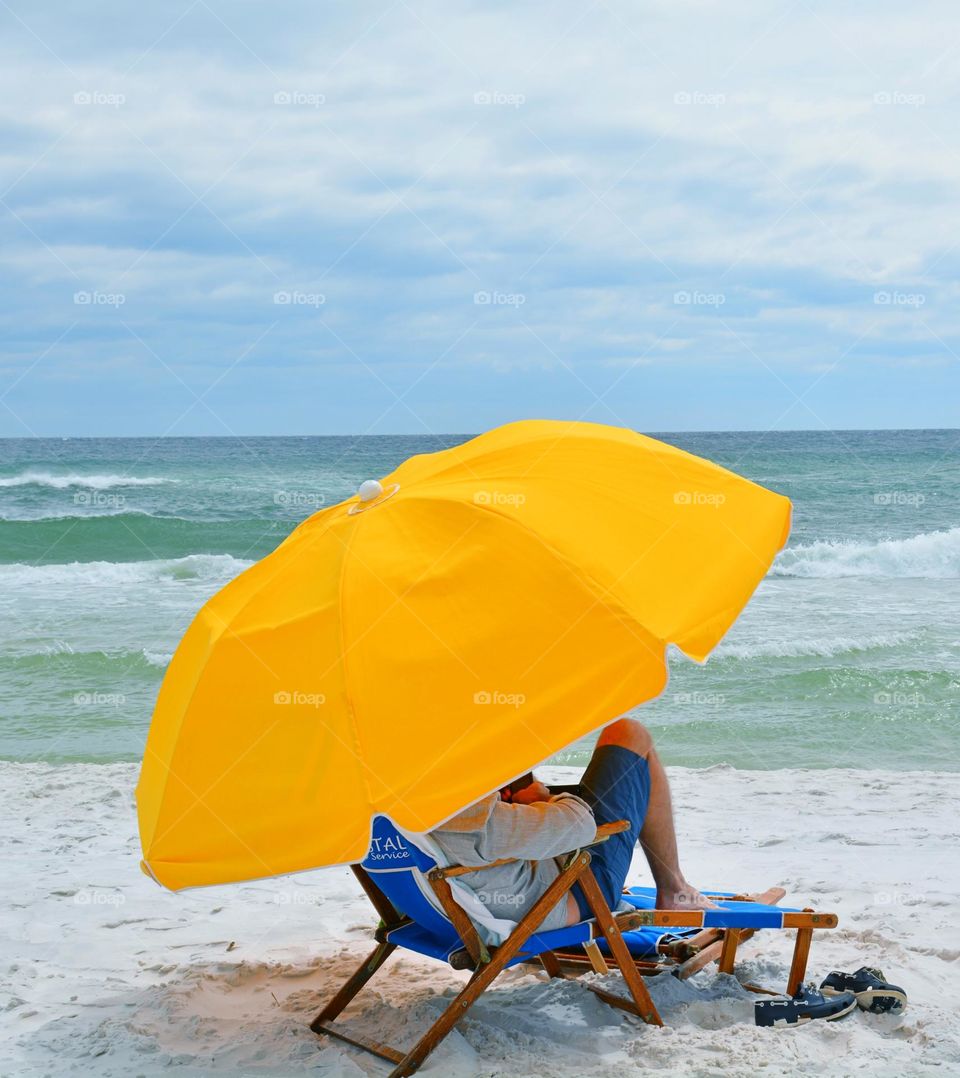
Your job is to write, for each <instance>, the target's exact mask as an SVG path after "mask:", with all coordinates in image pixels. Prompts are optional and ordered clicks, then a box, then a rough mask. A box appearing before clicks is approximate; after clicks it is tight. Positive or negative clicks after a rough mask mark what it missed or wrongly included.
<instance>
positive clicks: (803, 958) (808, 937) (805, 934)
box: [787, 928, 813, 996]
mask: <svg viewBox="0 0 960 1078" xmlns="http://www.w3.org/2000/svg"><path fill="white" fill-rule="evenodd" d="M812 941H813V929H812V928H798V929H797V942H796V943H795V944H794V946H793V961H792V962H791V963H790V978H789V980H788V981H787V995H788V996H792V995H793V994H794V993H795V992H796V991H797V989H798V988H799V987H800V986H801V985H802V984H803V978H804V976H805V975H806V972H807V959H808V958H809V957H810V944H811V942H812Z"/></svg>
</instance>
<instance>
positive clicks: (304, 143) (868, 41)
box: [0, 0, 960, 437]
mask: <svg viewBox="0 0 960 1078" xmlns="http://www.w3.org/2000/svg"><path fill="white" fill-rule="evenodd" d="M0 24H2V34H0V86H2V93H0V124H2V138H0V274H2V278H0V283H2V298H0V319H2V335H3V341H2V349H0V436H6V437H21V436H30V435H40V436H60V435H127V436H129V435H177V436H180V435H206V434H212V435H228V434H237V435H245V434H276V435H280V434H341V433H365V432H370V433H380V434H384V433H412V434H416V433H440V432H475V431H479V430H483V429H485V428H488V427H490V426H493V425H495V424H497V423H501V422H505V421H509V420H513V419H517V418H522V417H530V416H534V417H555V418H571V419H587V420H593V421H597V422H603V423H613V424H618V425H623V426H629V427H633V428H636V429H640V430H655V431H670V430H675V431H682V430H738V429H745V430H771V429H798V428H799V429H812V430H820V429H838V428H842V429H849V428H881V427H892V428H900V427H957V426H960V422H958V404H960V320H958V313H957V311H958V305H957V299H958V285H957V280H956V278H957V270H958V268H960V202H958V191H960V140H958V139H957V134H958V125H960V113H958V110H957V88H958V72H960V64H958V60H960V20H958V19H957V17H956V11H955V8H954V7H953V5H951V4H949V3H946V2H923V0H921V2H919V3H915V4H912V5H903V4H901V3H896V4H895V3H888V2H884V0H880V2H877V3H872V4H869V5H866V4H862V3H856V4H855V3H851V2H849V0H846V2H844V0H841V2H839V3H838V2H831V3H826V2H813V0H810V2H797V3H777V2H773V3H764V4H757V3H743V2H741V0H730V2H729V3H723V4H719V3H707V2H692V0H669V2H647V3H637V2H633V3H626V2H620V0H599V2H594V3H590V2H577V3H570V2H567V0H556V2H553V3H550V4H547V3H539V4H535V3H523V2H519V0H514V2H512V3H497V2H485V3H469V2H463V3H457V4H450V3H446V4H444V3H439V2H419V0H389V2H370V3H367V2H356V3H350V4H344V3H338V4H330V3H322V2H321V3H317V2H313V3H305V2H304V3H302V2H300V0H290V2H286V3H284V2H280V3H277V4H271V5H268V4H263V3H250V2H248V0H233V2H232V3H226V2H224V0H178V2H164V0H158V2H156V3H153V4H150V5H137V6H132V5H130V4H125V3H124V4H121V3H118V2H102V0H92V2H90V3H86V4H84V5H75V4H68V3H66V2H63V0H51V2H50V3H47V4H44V5H43V6H42V8H39V7H37V6H36V5H31V4H27V3H26V2H25V0H3V2H2V3H0Z"/></svg>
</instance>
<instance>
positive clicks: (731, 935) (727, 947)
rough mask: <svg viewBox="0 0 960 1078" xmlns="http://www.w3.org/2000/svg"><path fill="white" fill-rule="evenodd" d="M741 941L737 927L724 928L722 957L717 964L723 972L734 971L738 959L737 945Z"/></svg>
mask: <svg viewBox="0 0 960 1078" xmlns="http://www.w3.org/2000/svg"><path fill="white" fill-rule="evenodd" d="M739 942H740V933H739V932H738V931H737V930H736V929H735V928H727V929H724V932H723V945H722V947H721V948H720V957H719V959H718V960H717V966H718V968H719V970H720V972H721V973H733V967H734V965H735V964H736V961H737V945H738V944H739Z"/></svg>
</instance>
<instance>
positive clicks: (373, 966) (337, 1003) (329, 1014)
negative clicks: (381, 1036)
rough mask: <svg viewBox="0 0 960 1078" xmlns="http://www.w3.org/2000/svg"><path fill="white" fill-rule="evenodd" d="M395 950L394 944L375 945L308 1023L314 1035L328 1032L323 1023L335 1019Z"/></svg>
mask: <svg viewBox="0 0 960 1078" xmlns="http://www.w3.org/2000/svg"><path fill="white" fill-rule="evenodd" d="M396 949H397V945H396V944H395V943H387V942H386V941H384V942H383V943H380V944H378V945H377V947H376V949H375V950H374V951H372V952H371V954H370V955H369V956H368V957H367V958H366V959H365V960H364V961H363V962H362V963H361V964H360V965H359V966H358V967H357V971H356V972H355V973H354V974H353V976H352V977H351V978H350V979H349V980H348V981H346V982H345V983H344V985H343V986H342V987H341V989H340V991H339V992H338V993H337V994H336V995H335V996H334V997H333V999H331V1000H330V1002H329V1003H328V1004H327V1005H326V1007H324V1008H323V1010H322V1011H321V1012H320V1013H319V1014H318V1015H317V1017H316V1018H314V1020H313V1021H312V1022H311V1023H310V1028H311V1029H312V1030H313V1032H314V1033H327V1032H329V1030H326V1029H324V1023H325V1022H331V1021H333V1019H334V1018H336V1017H337V1015H338V1014H339V1013H340V1012H341V1011H342V1010H343V1009H344V1007H346V1006H347V1004H348V1003H349V1002H350V1001H351V1000H352V999H353V997H354V996H356V994H357V993H358V992H359V991H360V989H361V988H363V986H364V985H365V984H366V983H367V981H369V980H370V978H371V977H372V976H373V975H374V974H375V973H376V972H377V970H378V969H379V968H380V967H381V966H382V965H383V963H384V962H386V960H387V959H388V958H389V957H390V955H392V954H393V952H394V951H395V950H396Z"/></svg>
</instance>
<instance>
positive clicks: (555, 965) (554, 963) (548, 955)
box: [539, 951, 564, 977]
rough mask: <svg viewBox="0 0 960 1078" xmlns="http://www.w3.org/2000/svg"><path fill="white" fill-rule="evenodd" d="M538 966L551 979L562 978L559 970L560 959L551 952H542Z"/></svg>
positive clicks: (561, 972) (562, 974)
mask: <svg viewBox="0 0 960 1078" xmlns="http://www.w3.org/2000/svg"><path fill="white" fill-rule="evenodd" d="M539 957H540V965H541V966H543V968H544V969H545V970H546V971H547V973H548V974H549V975H550V976H551V977H563V976H564V972H563V970H562V969H561V968H560V959H559V958H557V956H556V955H555V954H554V953H553V951H542V952H541V954H540V956H539Z"/></svg>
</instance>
